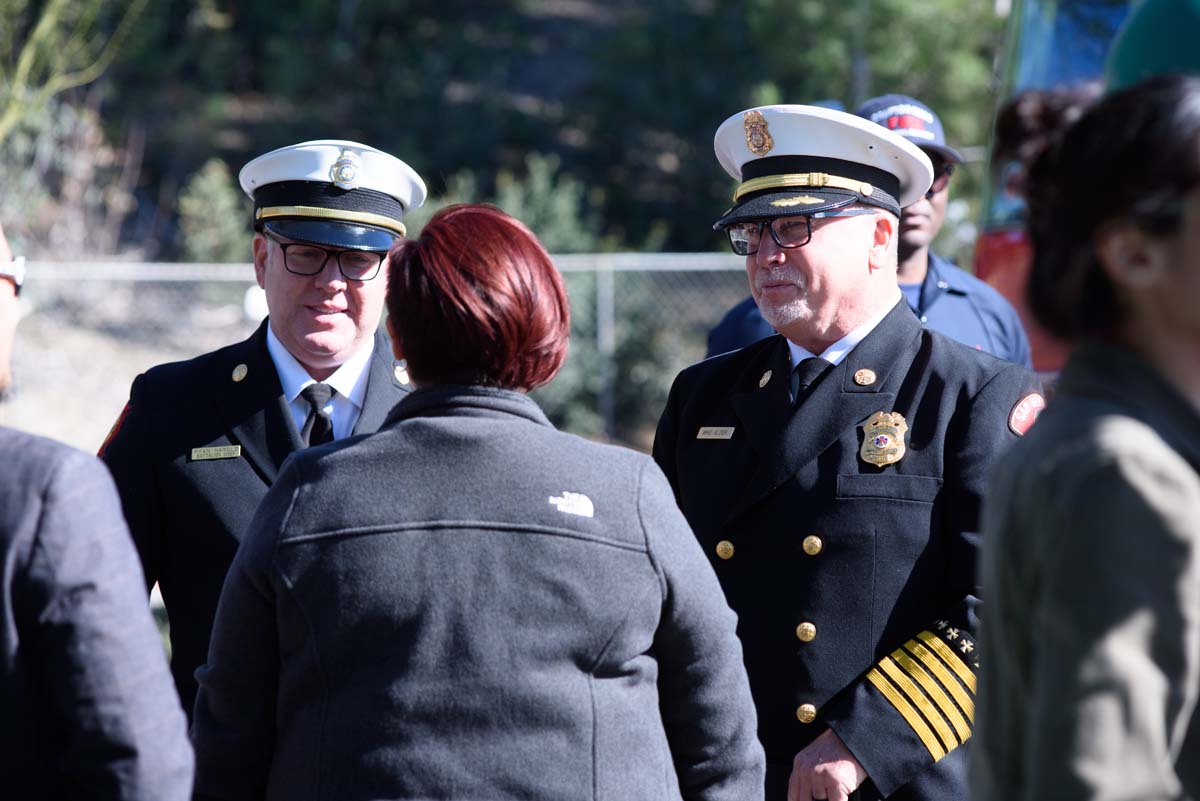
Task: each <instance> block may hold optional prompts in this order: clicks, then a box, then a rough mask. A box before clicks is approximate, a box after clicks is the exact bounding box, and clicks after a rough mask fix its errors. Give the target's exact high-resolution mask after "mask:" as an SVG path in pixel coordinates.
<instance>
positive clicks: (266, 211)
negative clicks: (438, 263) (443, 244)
mask: <svg viewBox="0 0 1200 801" xmlns="http://www.w3.org/2000/svg"><path fill="white" fill-rule="evenodd" d="M276 217H308V218H310V219H316V220H330V221H332V222H348V223H360V224H362V225H374V226H377V227H379V228H386V229H387V230H389V231H392V232H393V233H397V234H399V235H400V236H405V235H406V234H407V233H408V229H407V228H405V227H404V223H402V222H398V221H397V220H393V219H392V218H391V217H385V216H383V215H382V214H371V213H369V212H365V211H343V210H341V209H324V208H321V207H319V206H264V207H263V208H261V209H259V210H258V211H256V212H254V219H256V220H270V219H274V218H276Z"/></svg>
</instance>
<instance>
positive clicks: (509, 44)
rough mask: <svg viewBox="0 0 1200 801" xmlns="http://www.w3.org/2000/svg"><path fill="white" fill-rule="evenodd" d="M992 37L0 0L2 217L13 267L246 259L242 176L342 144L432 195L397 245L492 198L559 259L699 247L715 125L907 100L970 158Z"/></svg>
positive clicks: (722, 11) (983, 125) (905, 5)
mask: <svg viewBox="0 0 1200 801" xmlns="http://www.w3.org/2000/svg"><path fill="white" fill-rule="evenodd" d="M47 15H57V16H56V19H55V21H54V22H53V24H50V25H46V24H45V20H46V17H47ZM1000 28H1001V20H999V19H998V17H997V16H996V13H995V11H994V5H993V2H992V0H925V1H924V2H922V3H911V2H907V0H848V1H847V2H842V3H832V2H828V1H827V0H636V1H635V0H603V1H596V2H592V1H590V0H485V1H484V2H479V1H478V0H340V2H332V1H331V0H292V1H291V2H287V3H284V2H267V1H262V0H260V1H259V2H246V1H244V0H241V1H239V0H156V2H154V3H147V2H144V0H135V2H116V1H115V0H33V1H32V2H29V1H28V0H0V120H3V119H10V120H11V121H12V125H11V127H10V128H9V129H8V130H7V131H6V130H5V129H4V127H3V126H2V125H0V180H3V182H4V185H5V186H6V187H11V186H21V187H23V188H29V189H30V191H29V192H25V191H22V192H20V193H18V194H17V196H16V197H15V198H14V193H12V192H6V193H4V195H5V197H4V198H3V199H0V214H3V215H4V219H5V221H6V225H7V226H9V227H10V228H13V229H14V230H13V234H14V238H15V239H17V241H18V242H19V244H20V245H21V246H22V248H23V252H25V253H27V254H29V255H31V256H39V255H41V256H50V255H55V254H57V255H60V256H61V255H64V254H66V253H71V252H73V251H74V250H75V249H76V248H81V249H82V250H83V251H84V252H85V253H87V254H88V255H100V254H105V255H107V254H113V253H117V252H129V251H132V252H133V255H134V256H135V257H138V258H142V259H146V260H173V259H222V258H237V259H239V260H240V259H242V258H244V257H245V246H244V245H243V244H237V245H236V247H234V246H233V245H230V244H229V242H228V240H229V238H231V237H232V238H235V239H236V238H237V237H240V236H241V234H242V232H244V230H246V229H245V225H233V224H231V221H230V220H229V219H228V214H229V213H230V212H234V211H236V210H237V209H241V210H242V212H246V213H248V209H249V204H248V202H245V201H243V200H241V199H239V198H240V192H239V190H238V189H237V187H236V180H235V178H236V172H237V170H238V168H240V166H241V165H242V164H243V163H245V162H246V161H247V160H248V159H249V158H251V157H253V156H254V155H257V154H259V153H262V152H265V151H267V150H269V149H272V148H274V147H278V146H281V145H284V144H289V143H292V142H296V141H301V140H303V139H314V138H347V139H356V140H359V141H364V142H367V143H369V144H372V145H375V146H376V147H380V148H382V149H384V150H387V151H389V152H392V153H395V154H397V155H399V156H400V157H402V158H403V159H405V160H406V161H408V162H409V163H410V164H412V165H413V166H414V167H415V168H416V169H417V171H418V172H420V173H421V175H422V176H423V177H424V178H425V179H426V181H427V182H428V184H429V186H430V190H431V193H432V195H433V201H432V202H431V203H430V207H429V209H428V210H427V212H426V213H425V214H423V215H422V214H419V215H416V216H415V218H414V223H416V225H414V226H413V227H414V228H417V227H419V223H420V221H421V220H422V219H425V218H427V216H428V213H430V212H432V210H433V209H434V208H436V207H437V206H439V205H442V204H443V203H445V202H450V201H456V200H491V201H493V202H496V203H498V204H499V205H500V206H501V207H503V208H505V209H506V210H508V211H510V212H511V213H513V214H515V215H516V216H518V217H520V218H522V219H523V220H525V221H526V222H528V223H529V224H530V225H531V226H532V227H533V228H534V230H535V231H537V232H538V234H539V235H540V236H541V237H542V238H543V240H544V241H545V242H546V244H547V246H548V247H549V249H550V250H551V251H555V252H581V251H605V250H643V251H658V250H671V251H696V250H711V249H713V248H716V247H719V246H720V245H721V240H720V239H719V237H717V236H716V235H715V234H714V232H713V231H712V230H711V227H710V221H711V220H712V219H714V218H715V217H716V216H718V215H719V213H720V212H721V211H722V210H723V209H724V208H725V207H726V206H727V205H728V203H729V195H730V190H731V187H732V182H731V181H730V179H729V178H728V177H727V176H726V175H725V174H724V173H723V172H722V171H721V169H720V168H719V166H718V165H717V163H716V161H715V159H714V158H713V156H712V149H711V142H712V134H713V132H714V131H715V130H716V127H717V125H718V124H719V123H720V122H721V121H722V120H723V119H725V118H726V117H727V116H729V115H730V114H732V113H735V112H737V111H739V110H741V109H743V108H746V107H748V106H751V105H754V104H758V103H762V102H812V101H815V100H836V101H839V102H841V103H842V104H844V105H845V107H847V108H849V109H851V110H852V109H854V108H855V107H856V106H857V104H858V103H859V102H860V101H861V100H863V99H865V98H867V97H869V96H871V95H875V94H882V93H885V92H903V93H907V94H912V95H915V96H917V97H919V98H921V99H922V100H924V101H926V102H927V103H929V104H930V105H931V106H933V107H934V108H935V109H936V110H938V112H939V113H940V114H941V116H942V117H943V120H944V121H945V124H946V128H947V131H948V136H949V138H950V140H951V142H952V143H953V144H956V145H962V146H972V145H982V144H983V143H984V142H985V140H986V136H987V131H988V126H989V124H990V116H991V111H992V108H993V94H992V92H993V84H994V77H993V72H994V68H993V66H994V57H995V54H996V53H997V52H998V50H999V39H1000V35H1001V31H1000ZM38 31H42V33H40V34H37V36H35V33H36V32H38ZM35 38H36V39H37V46H36V47H32V48H31V47H30V42H31V41H32V40H33V39H35ZM31 50H32V52H30V51H31ZM23 64H24V65H25V67H22V65H23ZM31 65H32V66H31ZM22 70H24V71H22ZM101 73H102V74H101ZM22 75H23V76H24V77H23V78H22V80H19V81H14V80H13V78H14V76H22ZM97 75H98V76H99V77H98V79H97V80H94V81H91V82H90V83H88V82H84V83H79V79H82V78H94V77H97ZM76 83H78V84H79V85H75V84H76ZM81 126H82V127H81ZM83 128H87V129H88V130H87V131H84V130H83ZM38 154H40V156H39V155H38ZM51 162H53V163H51ZM222 165H223V166H222ZM964 172H965V173H966V174H965V175H963V176H962V178H958V177H956V186H955V192H956V195H957V196H958V197H959V198H960V199H967V198H970V197H971V196H972V194H973V192H974V190H975V189H976V188H977V177H978V176H976V175H973V174H972V173H973V172H974V171H972V170H967V171H964ZM81 183H83V184H87V186H86V187H81V186H80V184H81ZM89 193H90V194H89ZM84 195H87V197H84ZM205 198H208V199H209V206H210V207H209V208H208V209H207V210H206V209H205V208H204V205H205ZM64 216H74V217H75V218H76V222H73V223H70V224H68V225H63V224H62V223H61V222H60V221H61V219H62V218H63V217H64ZM960 216H962V217H969V215H964V214H961V213H960ZM205 226H209V227H210V228H211V230H205Z"/></svg>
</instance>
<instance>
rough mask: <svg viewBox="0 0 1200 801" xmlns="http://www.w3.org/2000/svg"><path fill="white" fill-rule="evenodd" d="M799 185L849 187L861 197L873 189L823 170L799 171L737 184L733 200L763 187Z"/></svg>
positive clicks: (788, 187) (868, 195) (790, 187)
mask: <svg viewBox="0 0 1200 801" xmlns="http://www.w3.org/2000/svg"><path fill="white" fill-rule="evenodd" d="M799 187H810V188H813V189H820V188H824V187H832V188H833V189H849V190H850V191H851V192H857V193H858V194H860V195H862V196H863V197H870V196H871V192H872V191H874V187H872V186H871V185H870V184H869V183H867V182H866V181H856V180H854V179H853V178H842V177H841V176H839V175H830V174H829V173H825V172H801V173H791V174H788V175H764V176H762V177H761V178H752V179H750V180H749V181H746V182H745V183H743V184H741V185H740V186H738V188H737V189H736V190H735V191H734V193H733V202H734V203H736V202H738V201H739V200H740V199H741V198H742V197H743V196H744V195H748V194H750V193H751V192H759V191H761V190H763V189H793V188H799Z"/></svg>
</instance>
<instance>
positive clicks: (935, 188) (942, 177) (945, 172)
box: [925, 164, 954, 200]
mask: <svg viewBox="0 0 1200 801" xmlns="http://www.w3.org/2000/svg"><path fill="white" fill-rule="evenodd" d="M953 174H954V165H953V164H942V165H940V166H938V167H936V168H935V169H934V171H933V183H932V184H930V185H929V189H928V190H927V191H926V192H925V199H926V200H932V199H933V196H934V195H936V194H937V193H938V192H941V191H943V190H944V189H945V188H946V187H947V186H949V185H950V176H951V175H953Z"/></svg>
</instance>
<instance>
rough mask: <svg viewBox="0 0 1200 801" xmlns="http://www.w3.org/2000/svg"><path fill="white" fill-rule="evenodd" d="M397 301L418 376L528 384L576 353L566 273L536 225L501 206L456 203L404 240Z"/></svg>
mask: <svg viewBox="0 0 1200 801" xmlns="http://www.w3.org/2000/svg"><path fill="white" fill-rule="evenodd" d="M387 310H388V315H389V317H390V319H391V325H392V330H393V332H394V334H395V336H396V338H397V340H398V342H399V345H400V348H401V350H402V352H403V354H404V358H405V360H406V361H407V362H408V370H409V372H410V373H411V374H412V377H413V380H415V381H416V382H418V383H428V384H484V385H487V386H497V387H504V388H506V389H519V390H524V391H527V390H530V389H533V388H534V387H538V386H541V385H542V384H545V383H547V382H548V381H550V379H552V378H554V376H555V374H556V373H558V370H559V368H560V367H562V364H563V360H564V359H565V358H566V355H567V339H568V336H569V335H570V328H571V313H570V308H569V306H568V304H567V293H566V290H565V289H564V288H563V283H562V278H561V276H559V274H558V270H557V269H556V268H555V267H554V263H553V262H552V261H551V260H550V254H548V253H547V252H546V249H545V248H544V247H542V243H541V242H539V241H538V239H537V237H536V236H534V235H533V232H532V231H530V230H529V229H528V228H526V227H525V226H524V225H522V224H521V223H520V222H519V221H517V220H516V219H514V218H513V217H510V216H509V215H507V214H505V213H504V212H503V211H501V210H500V209H498V208H496V207H495V206H487V205H482V204H469V205H456V206H447V207H446V208H444V209H442V210H441V211H439V212H438V213H437V214H435V215H433V217H432V219H430V220H429V222H428V223H426V224H425V228H424V230H422V231H421V236H420V237H419V238H417V239H415V240H401V241H400V242H398V243H397V244H396V245H395V246H394V247H393V248H392V251H391V254H390V266H389V267H388V288H387Z"/></svg>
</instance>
